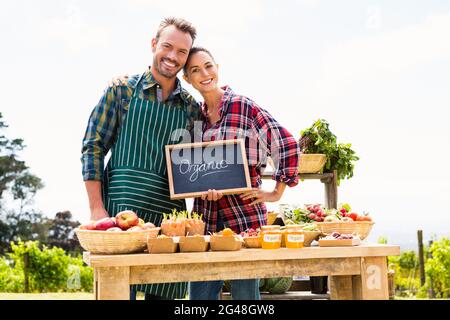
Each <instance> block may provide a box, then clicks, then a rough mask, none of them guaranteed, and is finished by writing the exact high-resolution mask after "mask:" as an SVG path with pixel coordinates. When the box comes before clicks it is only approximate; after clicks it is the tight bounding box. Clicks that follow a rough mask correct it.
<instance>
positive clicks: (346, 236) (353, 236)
mask: <svg viewBox="0 0 450 320" xmlns="http://www.w3.org/2000/svg"><path fill="white" fill-rule="evenodd" d="M322 239H324V240H346V239H359V236H358V235H357V234H354V233H352V234H342V233H339V232H337V231H334V232H333V233H332V234H329V235H327V236H326V237H324V238H322Z"/></svg>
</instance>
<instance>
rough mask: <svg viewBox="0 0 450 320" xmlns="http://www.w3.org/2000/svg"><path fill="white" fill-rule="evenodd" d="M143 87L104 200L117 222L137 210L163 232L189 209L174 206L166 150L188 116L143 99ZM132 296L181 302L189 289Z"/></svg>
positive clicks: (115, 153)
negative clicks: (171, 215)
mask: <svg viewBox="0 0 450 320" xmlns="http://www.w3.org/2000/svg"><path fill="white" fill-rule="evenodd" d="M141 79H142V76H141V78H140V79H139V80H138V84H139V82H140V81H141ZM138 84H137V85H136V89H135V90H134V93H133V97H132V98H131V101H130V104H129V109H128V112H127V113H126V115H125V119H124V121H123V124H122V126H121V128H120V131H119V135H118V138H117V140H116V143H115V145H114V146H113V147H112V148H111V158H110V159H109V162H108V165H107V167H106V170H105V175H104V177H105V179H104V183H103V200H104V204H105V208H106V210H107V211H108V213H109V215H110V216H112V217H114V216H116V214H117V213H119V212H120V211H123V210H132V211H134V212H136V213H137V215H138V216H139V218H141V219H143V220H144V221H145V222H152V223H154V224H155V225H156V226H160V225H161V221H162V217H163V215H162V213H168V212H171V211H172V209H177V210H185V209H186V203H185V201H184V200H175V201H174V200H170V194H169V184H168V180H167V167H166V160H165V153H164V146H165V145H166V144H172V143H174V142H173V141H171V140H170V138H171V134H172V132H173V131H174V130H175V129H178V128H183V129H184V128H185V127H186V123H187V120H186V113H185V110H184V108H183V107H180V106H178V107H176V106H171V105H170V104H167V103H162V102H158V101H148V100H144V99H141V98H139V95H138V92H139V91H140V90H139V89H138V88H139V87H138ZM131 290H134V291H142V292H145V293H149V294H153V295H158V296H162V297H165V298H169V299H178V298H184V297H185V296H186V292H187V283H185V282H183V283H160V284H141V285H132V286H131Z"/></svg>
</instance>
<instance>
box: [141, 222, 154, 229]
mask: <svg viewBox="0 0 450 320" xmlns="http://www.w3.org/2000/svg"><path fill="white" fill-rule="evenodd" d="M155 227H156V226H155V225H154V224H153V223H151V222H147V223H145V224H144V225H143V228H144V229H151V228H155Z"/></svg>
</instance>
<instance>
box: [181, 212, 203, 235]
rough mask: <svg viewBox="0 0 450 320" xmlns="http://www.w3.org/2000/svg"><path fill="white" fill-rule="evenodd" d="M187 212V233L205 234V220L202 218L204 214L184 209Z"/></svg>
mask: <svg viewBox="0 0 450 320" xmlns="http://www.w3.org/2000/svg"><path fill="white" fill-rule="evenodd" d="M184 212H185V213H186V235H188V236H193V235H197V234H198V235H204V234H205V222H204V221H203V219H202V215H201V214H198V213H197V212H193V213H192V214H191V213H190V212H187V211H184Z"/></svg>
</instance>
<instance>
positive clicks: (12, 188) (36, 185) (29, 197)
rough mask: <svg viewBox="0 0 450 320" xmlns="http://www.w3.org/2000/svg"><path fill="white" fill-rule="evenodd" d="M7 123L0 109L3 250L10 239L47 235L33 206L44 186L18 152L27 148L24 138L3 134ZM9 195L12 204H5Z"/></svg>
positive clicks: (1, 236)
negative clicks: (15, 206)
mask: <svg viewBox="0 0 450 320" xmlns="http://www.w3.org/2000/svg"><path fill="white" fill-rule="evenodd" d="M7 127H8V126H7V124H6V123H5V122H4V121H3V115H2V114H1V112H0V240H1V242H0V252H4V250H5V249H6V248H8V247H9V242H10V241H15V240H18V239H23V240H25V239H26V240H40V239H41V238H42V237H43V236H44V234H45V230H44V229H45V228H44V227H43V223H44V222H45V218H44V217H43V216H42V214H41V213H39V212H36V211H35V210H34V209H33V208H31V207H30V206H31V204H32V202H33V198H34V196H35V194H36V192H37V191H38V190H39V189H41V188H43V186H44V185H43V183H42V181H41V179H40V178H38V177H37V176H35V175H33V174H31V173H30V170H29V168H28V166H27V165H26V164H25V161H22V160H20V158H19V156H18V153H19V152H20V151H22V150H23V149H24V148H25V145H24V142H23V140H22V139H9V138H7V137H6V135H5V134H4V131H5V129H6V128H7ZM6 195H8V196H10V197H11V198H12V200H13V201H12V202H8V204H10V205H12V204H15V203H17V204H18V205H17V208H10V206H8V207H6V205H5V203H4V202H5V201H4V200H5V198H6Z"/></svg>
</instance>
